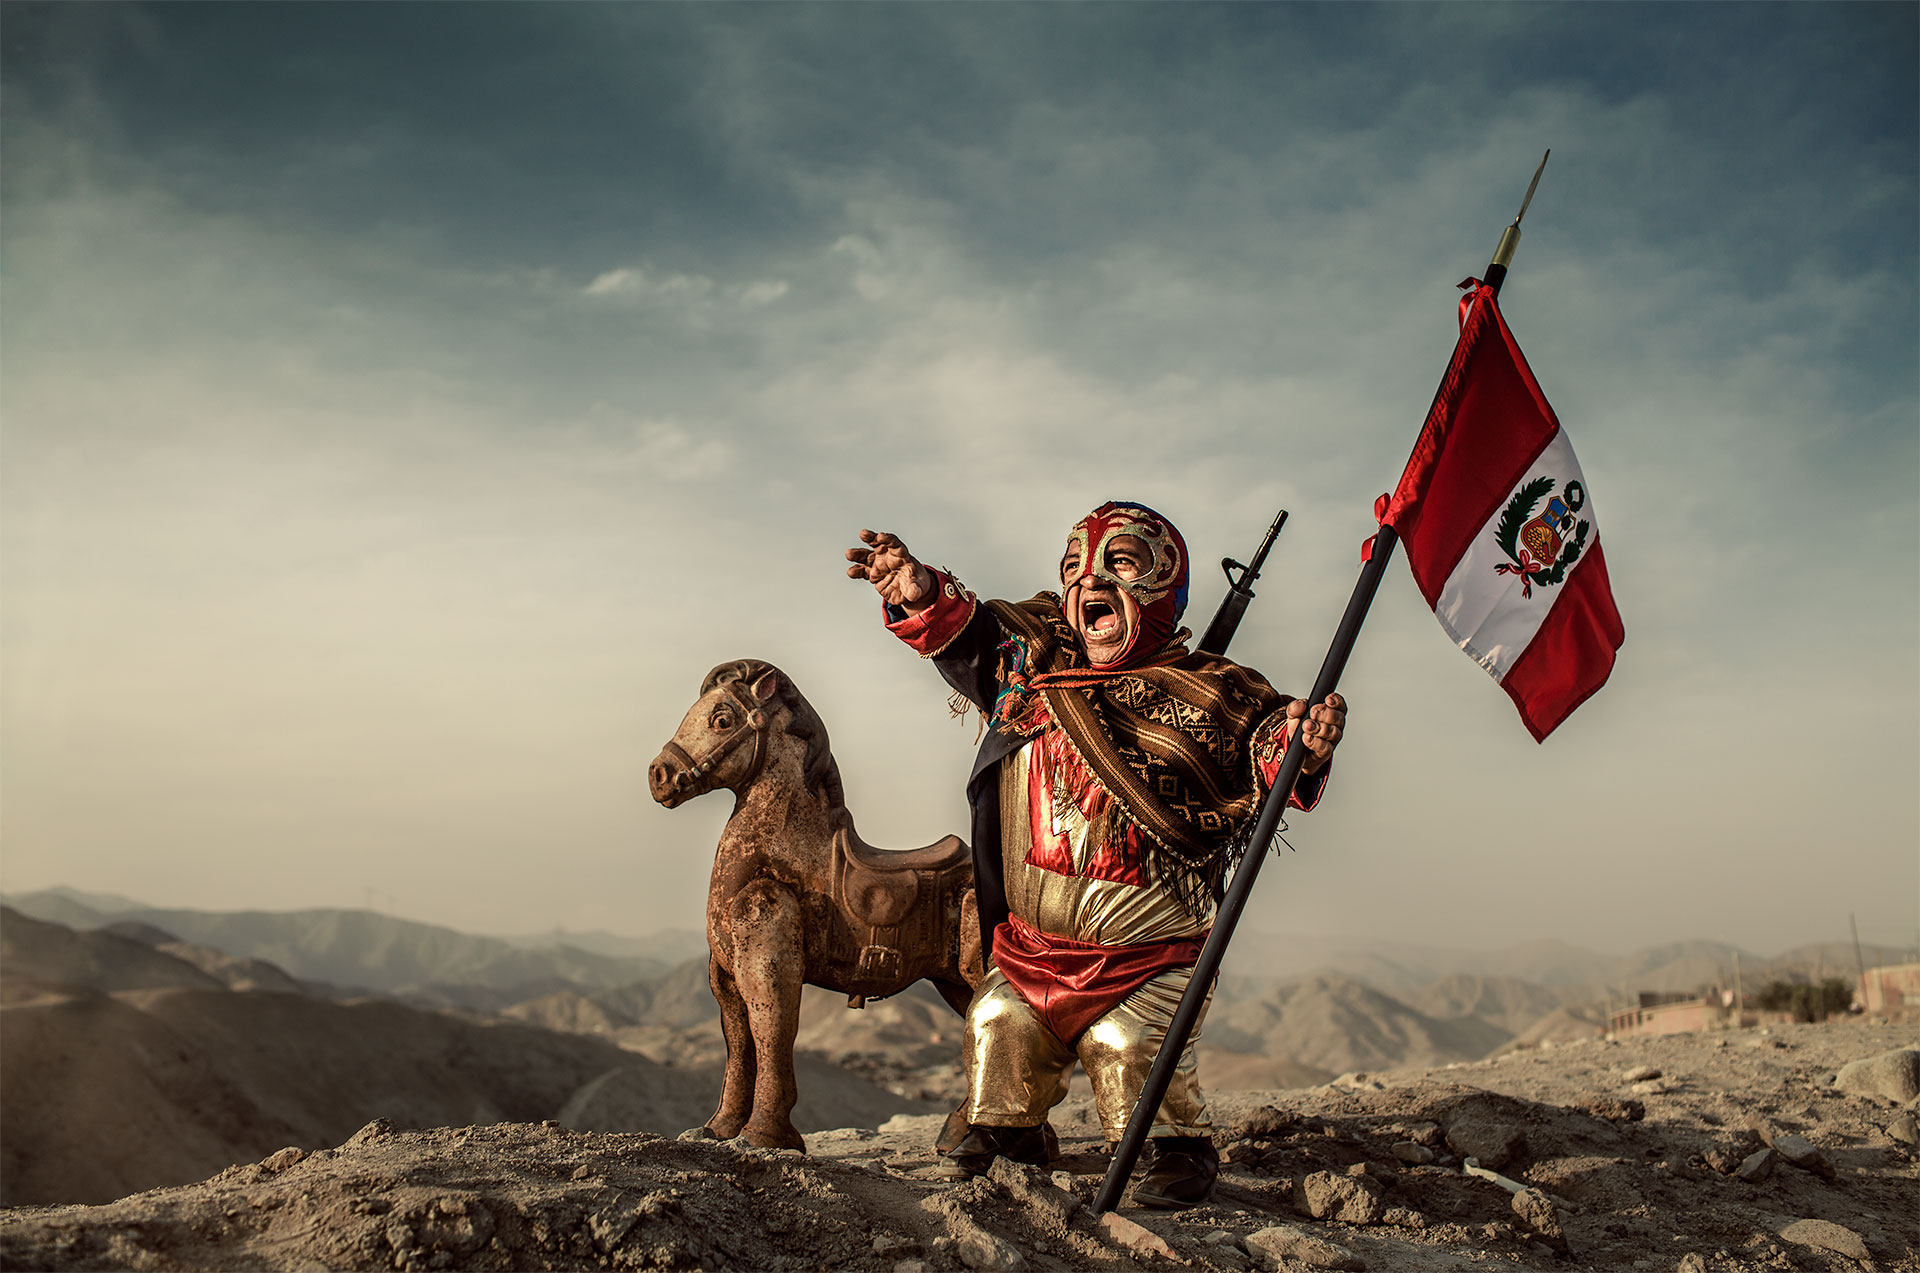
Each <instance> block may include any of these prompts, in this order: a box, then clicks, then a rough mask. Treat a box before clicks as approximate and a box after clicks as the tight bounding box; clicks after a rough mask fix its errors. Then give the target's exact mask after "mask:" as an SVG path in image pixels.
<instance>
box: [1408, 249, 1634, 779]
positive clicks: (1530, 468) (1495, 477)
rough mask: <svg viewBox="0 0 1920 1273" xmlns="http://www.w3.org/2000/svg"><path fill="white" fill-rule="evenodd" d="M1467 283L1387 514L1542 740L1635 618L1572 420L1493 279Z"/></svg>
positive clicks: (1416, 566) (1455, 633)
mask: <svg viewBox="0 0 1920 1273" xmlns="http://www.w3.org/2000/svg"><path fill="white" fill-rule="evenodd" d="M1463 286H1472V289H1473V290H1471V291H1470V292H1468V294H1467V295H1466V296H1465V297H1464V298H1463V299H1462V300H1461V302H1460V342H1459V344H1457V345H1455V346H1454V350H1453V361H1452V362H1451V363H1449V364H1448V366H1447V374H1446V378H1445V379H1444V380H1442V381H1441V382H1440V392H1439V393H1438V394H1436V395H1435V396H1434V400H1433V407H1432V408H1431V409H1430V410H1429V411H1428V412H1427V422H1426V424H1425V426H1424V427H1422V429H1421V430H1420V440H1419V441H1418V442H1416V443H1415V444H1414V448H1413V454H1412V456H1410V457H1409V458H1408V460H1407V468H1406V471H1405V472H1404V473H1402V474H1401V475H1400V485H1399V486H1398V487H1397V488H1395V490H1394V492H1393V495H1392V497H1391V499H1390V500H1389V499H1387V497H1385V496H1383V497H1382V499H1383V500H1384V501H1386V504H1385V508H1384V509H1382V510H1381V512H1380V521H1381V523H1382V524H1383V525H1387V526H1391V527H1392V528H1393V529H1394V532H1395V533H1396V534H1398V535H1399V536H1400V538H1401V539H1402V540H1403V541H1404V542H1405V543H1406V546H1407V564H1408V565H1409V566H1411V567H1412V569H1413V578H1414V582H1415V583H1417V584H1419V586H1420V593H1421V595H1422V596H1424V597H1426V599H1427V604H1428V605H1430V606H1432V607H1433V614H1434V617H1435V618H1436V619H1438V620H1440V626H1441V627H1443V628H1445V629H1446V631H1447V635H1448V636H1450V637H1452V638H1453V641H1454V643H1455V644H1456V645H1458V646H1459V647H1460V648H1461V649H1463V650H1465V651H1466V652H1467V654H1468V656H1469V657H1471V658H1472V659H1473V661H1474V662H1476V663H1478V664H1479V665H1480V666H1481V667H1483V668H1485V669H1486V670H1487V672H1488V673H1489V674H1490V675H1491V676H1492V677H1493V679H1494V680H1496V681H1498V682H1500V686H1501V688H1502V689H1504V690H1506V691H1507V693H1508V695H1509V696H1511V697H1512V699H1513V702H1514V706H1516V707H1518V708H1519V709H1520V719H1521V720H1523V721H1525V722H1526V725H1527V729H1528V730H1529V731H1531V732H1532V734H1533V736H1534V738H1535V739H1536V740H1540V741H1544V740H1545V738H1546V736H1547V735H1548V734H1550V733H1552V732H1553V729H1554V727H1555V726H1557V725H1558V724H1559V723H1560V722H1561V721H1563V720H1565V719H1566V718H1567V717H1568V716H1570V715H1572V714H1573V709H1574V708H1576V707H1578V706H1580V704H1582V703H1584V702H1585V701H1586V700H1587V696H1588V695H1590V694H1592V693H1593V692H1594V691H1595V690H1597V689H1599V688H1600V687H1601V686H1602V685H1604V684H1606V681H1607V676H1608V674H1609V673H1610V672H1612V671H1613V656H1614V651H1616V650H1618V649H1619V648H1620V645H1621V642H1623V641H1624V640H1625V639H1626V630H1625V629H1624V628H1623V627H1621V625H1620V613H1619V611H1617V610H1615V609H1614V607H1613V591H1612V589H1611V588H1610V587H1609V585H1608V583H1607V559H1606V554H1605V552H1604V551H1603V550H1602V548H1601V544H1600V523H1599V521H1598V520H1597V519H1596V518H1595V516H1594V507H1593V501H1592V500H1591V499H1589V498H1588V496H1587V481H1586V478H1585V476H1583V475H1582V474H1581V472H1580V462H1579V461H1578V460H1577V459H1575V458H1574V455H1573V446H1572V444H1571V443H1570V442H1568V441H1567V434H1566V430H1564V429H1562V428H1561V427H1560V421H1559V420H1558V419H1556V418H1555V417H1554V414H1553V408H1552V407H1550V406H1548V405H1547V399H1546V396H1545V395H1544V394H1542V393H1541V392H1540V386H1539V385H1538V384H1537V383H1535V381H1534V378H1533V373H1532V372H1531V371H1530V370H1528V368H1527V360H1526V359H1525V358H1524V357H1523V356H1522V355H1521V353H1520V346H1519V345H1517V344H1515V343H1514V339H1513V333H1512V332H1511V331H1508V330H1507V324H1506V320H1505V319H1503V318H1502V317H1501V316H1500V306H1499V305H1498V304H1497V303H1496V301H1495V299H1494V290H1493V289H1492V288H1491V287H1487V286H1484V285H1480V284H1478V283H1477V281H1475V280H1469V281H1468V283H1467V284H1463Z"/></svg>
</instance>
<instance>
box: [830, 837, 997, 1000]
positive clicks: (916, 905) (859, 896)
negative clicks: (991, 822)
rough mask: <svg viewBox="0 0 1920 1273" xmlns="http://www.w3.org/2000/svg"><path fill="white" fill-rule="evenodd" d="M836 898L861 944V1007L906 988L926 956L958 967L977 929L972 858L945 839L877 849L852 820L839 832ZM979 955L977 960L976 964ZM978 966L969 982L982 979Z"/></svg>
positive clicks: (853, 984) (855, 985)
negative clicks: (940, 955) (943, 954)
mask: <svg viewBox="0 0 1920 1273" xmlns="http://www.w3.org/2000/svg"><path fill="white" fill-rule="evenodd" d="M833 900H834V902H835V903H836V904H837V905H838V906H839V908H840V910H841V912H842V914H843V915H844V916H845V918H846V921H847V923H848V925H849V926H850V927H851V929H852V932H853V936H854V940H855V941H857V942H858V943H859V946H860V950H859V954H858V955H857V956H856V958H855V964H854V972H853V976H852V978H851V980H850V982H849V983H848V986H847V990H848V994H847V1006H848V1007H852V1008H859V1007H863V1006H865V1004H866V1001H867V1000H868V999H880V998H885V997H886V996H887V995H889V994H892V993H894V992H895V991H896V990H897V989H898V988H899V986H900V981H901V976H902V973H903V972H904V971H905V969H906V968H907V967H909V966H911V965H912V964H913V963H915V962H917V960H916V959H915V958H914V956H915V955H917V954H918V953H920V952H928V951H947V952H951V955H950V957H951V958H953V959H954V960H955V961H956V962H957V963H958V964H959V966H960V967H962V968H965V967H966V966H967V963H968V962H969V961H968V960H967V959H966V958H965V957H964V954H965V952H964V951H963V947H967V946H972V945H974V943H971V942H968V941H966V940H965V939H966V936H967V934H968V933H970V932H972V931H973V930H974V929H975V928H977V926H978V920H977V919H976V918H975V914H974V908H973V859H972V856H971V854H970V853H969V851H968V849H967V845H966V841H964V840H962V839H961V838H960V837H959V836H957V835H950V836H946V837H944V838H942V839H940V840H936V841H935V842H934V843H932V844H929V845H927V846H926V847H925V848H922V849H877V848H875V847H873V846H872V845H870V844H868V843H867V842H866V841H864V840H862V839H861V838H860V835H859V833H858V832H857V831H855V830H854V829H853V820H852V819H851V818H842V819H840V821H839V824H838V825H837V826H836V827H835V828H834V832H833ZM978 960H979V955H978V953H977V952H975V953H974V954H973V959H972V961H971V962H974V963H976V964H977V963H978ZM978 979H979V974H978V970H977V968H976V969H975V971H974V976H973V977H971V978H970V980H974V981H977V980H978Z"/></svg>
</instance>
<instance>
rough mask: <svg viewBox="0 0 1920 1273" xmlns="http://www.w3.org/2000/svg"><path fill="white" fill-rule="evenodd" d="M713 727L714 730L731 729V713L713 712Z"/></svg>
mask: <svg viewBox="0 0 1920 1273" xmlns="http://www.w3.org/2000/svg"><path fill="white" fill-rule="evenodd" d="M713 727H714V728H715V729H732V728H733V713H732V712H727V711H718V712H715V713H714V714H713Z"/></svg>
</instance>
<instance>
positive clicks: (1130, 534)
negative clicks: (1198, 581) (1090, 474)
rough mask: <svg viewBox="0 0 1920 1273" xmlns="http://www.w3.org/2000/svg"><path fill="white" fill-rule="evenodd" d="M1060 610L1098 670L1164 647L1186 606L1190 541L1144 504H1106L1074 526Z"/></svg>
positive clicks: (1144, 656) (1063, 572) (1062, 571)
mask: <svg viewBox="0 0 1920 1273" xmlns="http://www.w3.org/2000/svg"><path fill="white" fill-rule="evenodd" d="M1060 583H1061V585H1062V597H1061V604H1060V608H1061V610H1062V612H1063V613H1064V614H1065V616H1066V620H1067V626H1068V627H1070V628H1072V629H1073V631H1074V633H1075V634H1076V635H1078V636H1079V638H1080V643H1081V645H1082V646H1083V647H1084V648H1085V649H1086V652H1087V660H1088V661H1089V662H1090V663H1092V664H1093V666H1095V667H1098V668H1113V667H1124V666H1126V665H1127V664H1129V663H1132V662H1136V661H1139V660H1143V659H1147V658H1151V657H1152V656H1153V655H1155V654H1158V653H1159V652H1160V651H1161V649H1162V648H1164V647H1165V645H1166V643H1167V641H1168V640H1169V639H1170V638H1171V637H1172V636H1173V634H1174V631H1175V630H1176V629H1177V628H1178V627H1179V624H1180V616H1181V615H1182V614H1183V613H1185V612H1186V608H1187V543H1186V541H1185V540H1184V539H1182V538H1181V537H1180V532H1179V531H1177V530H1175V529H1174V527H1173V523H1172V522H1169V521H1168V520H1167V519H1166V518H1164V517H1162V516H1160V514H1158V513H1156V512H1154V511H1153V510H1152V509H1150V508H1147V507H1146V506H1145V505H1142V504H1124V503H1114V504H1102V505H1101V506H1100V507H1098V508H1096V509H1094V510H1093V511H1092V512H1091V513H1088V514H1087V515H1086V516H1085V517H1083V518H1081V519H1080V520H1079V521H1078V522H1075V523H1074V526H1073V530H1072V531H1071V532H1069V534H1068V535H1067V551H1066V555H1065V556H1063V557H1062V558H1061V559H1060Z"/></svg>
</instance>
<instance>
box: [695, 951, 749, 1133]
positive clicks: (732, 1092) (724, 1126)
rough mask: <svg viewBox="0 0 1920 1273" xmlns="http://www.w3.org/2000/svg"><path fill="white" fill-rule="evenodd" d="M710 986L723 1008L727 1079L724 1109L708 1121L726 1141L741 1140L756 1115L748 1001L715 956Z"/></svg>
mask: <svg viewBox="0 0 1920 1273" xmlns="http://www.w3.org/2000/svg"><path fill="white" fill-rule="evenodd" d="M707 985H708V986H710V987H712V989H713V998H714V1002H715V1003H718V1004H719V1005H720V1031H721V1033H722V1034H723V1035H725V1036H726V1040H727V1077H726V1081H725V1082H724V1083H723V1084H722V1085H721V1088H720V1105H719V1107H718V1108H717V1109H715V1110H714V1111H713V1117H712V1118H709V1119H708V1120H707V1130H708V1131H710V1132H712V1133H713V1134H714V1135H716V1136H718V1137H720V1138H721V1139H723V1140H726V1139H730V1138H732V1137H734V1136H738V1135H739V1134H740V1129H741V1128H742V1127H744V1126H746V1123H747V1117H748V1115H750V1114H752V1113H753V1082H754V1070H755V1068H756V1067H755V1064H754V1062H755V1060H756V1058H755V1056H754V1049H753V1033H752V1031H751V1030H750V1029H749V1028H748V1026H747V1001H746V1000H745V999H742V998H741V997H740V987H739V986H738V985H737V984H735V982H734V979H733V974H732V973H730V972H728V971H727V970H726V969H725V968H723V967H722V966H721V964H720V961H719V960H718V959H716V958H713V957H711V956H709V957H708V959H707Z"/></svg>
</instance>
